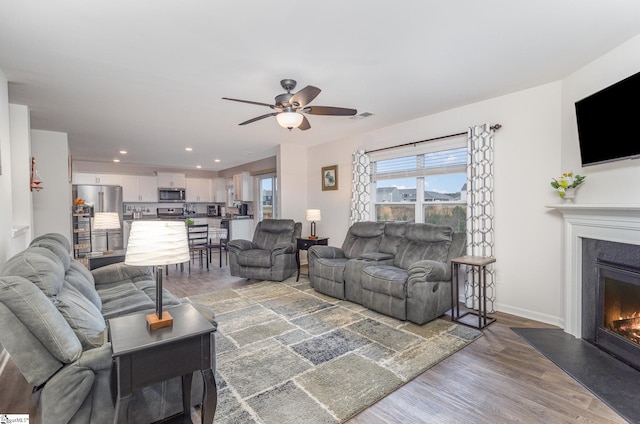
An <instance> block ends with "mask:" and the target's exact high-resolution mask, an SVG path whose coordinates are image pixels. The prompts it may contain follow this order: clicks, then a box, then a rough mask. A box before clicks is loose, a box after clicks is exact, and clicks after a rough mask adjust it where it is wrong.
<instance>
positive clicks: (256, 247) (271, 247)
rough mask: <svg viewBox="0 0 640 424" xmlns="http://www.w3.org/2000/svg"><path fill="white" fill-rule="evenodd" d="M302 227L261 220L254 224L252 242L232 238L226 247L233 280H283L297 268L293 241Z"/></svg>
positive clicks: (289, 223) (286, 222)
mask: <svg viewBox="0 0 640 424" xmlns="http://www.w3.org/2000/svg"><path fill="white" fill-rule="evenodd" d="M301 232H302V224H301V223H300V222H295V221H293V220H292V219H265V220H262V221H260V222H259V223H258V225H257V226H256V229H255V231H254V234H253V241H249V240H242V239H235V240H231V241H230V242H229V244H228V247H229V270H230V272H231V275H233V276H234V277H244V278H254V279H256V280H271V281H283V280H285V279H287V278H289V277H290V276H291V275H293V273H294V272H296V270H297V269H298V266H297V262H296V238H298V237H300V233H301Z"/></svg>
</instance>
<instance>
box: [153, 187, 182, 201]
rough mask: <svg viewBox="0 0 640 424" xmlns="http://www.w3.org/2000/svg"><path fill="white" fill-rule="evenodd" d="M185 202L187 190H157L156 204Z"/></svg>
mask: <svg viewBox="0 0 640 424" xmlns="http://www.w3.org/2000/svg"><path fill="white" fill-rule="evenodd" d="M186 201H187V190H185V189H184V188H159V189H158V202H160V203H166V202H176V203H184V202H186Z"/></svg>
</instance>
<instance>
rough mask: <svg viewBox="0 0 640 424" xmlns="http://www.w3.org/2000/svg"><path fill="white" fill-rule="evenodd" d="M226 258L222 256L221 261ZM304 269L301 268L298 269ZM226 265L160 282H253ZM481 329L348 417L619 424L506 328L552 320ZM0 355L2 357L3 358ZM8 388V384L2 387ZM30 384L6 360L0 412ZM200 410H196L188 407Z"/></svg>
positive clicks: (373, 421)
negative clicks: (235, 274) (475, 336)
mask: <svg viewBox="0 0 640 424" xmlns="http://www.w3.org/2000/svg"><path fill="white" fill-rule="evenodd" d="M223 264H224V261H223ZM304 271H305V270H304V269H303V272H304ZM254 282H255V280H245V279H239V278H235V277H231V276H230V275H229V270H228V267H226V266H224V267H223V268H218V266H217V263H215V261H214V264H212V265H211V267H210V271H207V270H206V268H205V269H199V268H198V266H197V264H196V265H195V266H194V265H192V267H191V275H189V274H188V272H187V271H186V268H185V271H184V272H180V270H179V269H175V268H174V267H170V268H169V275H168V276H165V277H164V287H165V288H166V289H168V290H169V291H171V292H172V293H174V294H175V295H176V296H178V297H184V296H189V295H195V294H199V293H206V292H209V291H212V290H223V289H226V288H233V287H240V286H244V285H248V284H252V283H254ZM493 316H495V317H496V318H497V321H496V322H495V323H493V324H491V325H490V326H489V327H487V328H486V329H485V330H484V336H483V337H480V338H479V339H478V340H476V341H474V342H473V343H472V344H471V345H469V346H467V347H465V348H464V349H462V350H461V351H459V352H457V353H456V354H454V355H452V356H450V357H448V358H446V359H445V360H443V361H442V362H440V363H439V364H436V365H435V366H433V367H432V368H430V369H429V370H427V371H426V372H424V373H423V374H421V375H420V376H418V377H417V378H416V379H414V380H413V381H411V382H409V383H407V384H406V385H404V386H403V387H401V388H400V389H398V390H396V391H395V392H393V393H391V394H390V395H389V396H387V397H385V398H384V399H382V400H380V401H379V402H378V403H376V404H375V405H373V406H371V407H370V408H368V409H366V410H364V411H363V412H361V413H360V414H359V415H357V416H356V417H354V418H352V419H351V420H350V421H349V423H350V424H394V423H398V424H400V423H403V424H404V423H517V422H520V423H602V424H604V423H625V422H626V421H625V420H624V419H623V418H622V417H620V416H619V415H618V414H616V413H615V412H614V411H613V410H611V409H610V408H609V407H608V406H606V405H605V404H604V403H603V402H602V401H600V400H599V399H598V398H596V397H595V396H593V395H592V394H591V392H589V391H588V390H587V389H585V388H584V387H582V386H581V385H580V384H579V383H577V382H576V381H575V380H573V379H572V378H571V377H570V376H569V375H567V374H566V373H564V372H563V371H562V370H561V369H560V368H558V367H557V366H556V365H555V364H553V363H552V362H551V361H549V360H548V359H546V358H545V357H544V356H543V355H542V354H540V353H539V352H538V351H536V350H535V349H533V348H532V347H531V346H529V344H527V343H526V342H525V341H523V340H522V339H521V338H520V337H519V336H518V335H517V334H515V333H514V332H513V331H512V330H511V329H510V327H545V328H554V327H552V326H549V325H546V324H542V323H539V322H536V321H532V320H527V319H523V318H519V317H516V316H513V315H508V314H504V313H496V314H494V315H493ZM1 359H2V358H1V357H0V363H1V362H2V361H1ZM7 388H10V389H7ZM29 393H30V387H28V385H27V383H26V382H25V381H24V379H23V378H22V376H21V375H20V374H19V371H17V369H16V368H15V365H14V364H13V362H12V361H11V360H9V361H8V362H7V365H6V367H5V368H4V372H2V374H0V413H5V412H10V413H26V412H27V410H28V401H29ZM193 417H194V418H197V417H198V414H197V412H196V413H194V414H193Z"/></svg>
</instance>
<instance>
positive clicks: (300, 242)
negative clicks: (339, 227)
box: [296, 237, 329, 281]
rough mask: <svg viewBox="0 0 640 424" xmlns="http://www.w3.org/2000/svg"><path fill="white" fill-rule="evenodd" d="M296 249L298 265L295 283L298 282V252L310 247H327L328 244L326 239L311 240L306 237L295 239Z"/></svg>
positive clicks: (298, 262)
mask: <svg viewBox="0 0 640 424" xmlns="http://www.w3.org/2000/svg"><path fill="white" fill-rule="evenodd" d="M296 241H297V248H296V264H298V277H297V278H296V281H298V280H300V251H301V250H309V248H310V247H311V246H315V245H321V246H327V245H328V244H329V238H328V237H319V238H317V239H311V238H307V237H301V238H296Z"/></svg>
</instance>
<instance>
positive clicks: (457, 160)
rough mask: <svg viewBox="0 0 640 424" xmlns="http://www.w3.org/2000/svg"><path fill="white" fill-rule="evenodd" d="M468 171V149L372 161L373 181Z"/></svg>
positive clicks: (462, 148)
mask: <svg viewBox="0 0 640 424" xmlns="http://www.w3.org/2000/svg"><path fill="white" fill-rule="evenodd" d="M466 172H467V149H466V147H460V148H456V149H448V150H440V151H437V152H430V153H425V154H419V155H412V156H403V157H399V158H393V159H382V160H378V161H375V162H373V163H372V175H371V177H372V181H378V180H390V179H396V178H406V177H424V176H427V175H441V174H454V173H466Z"/></svg>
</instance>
